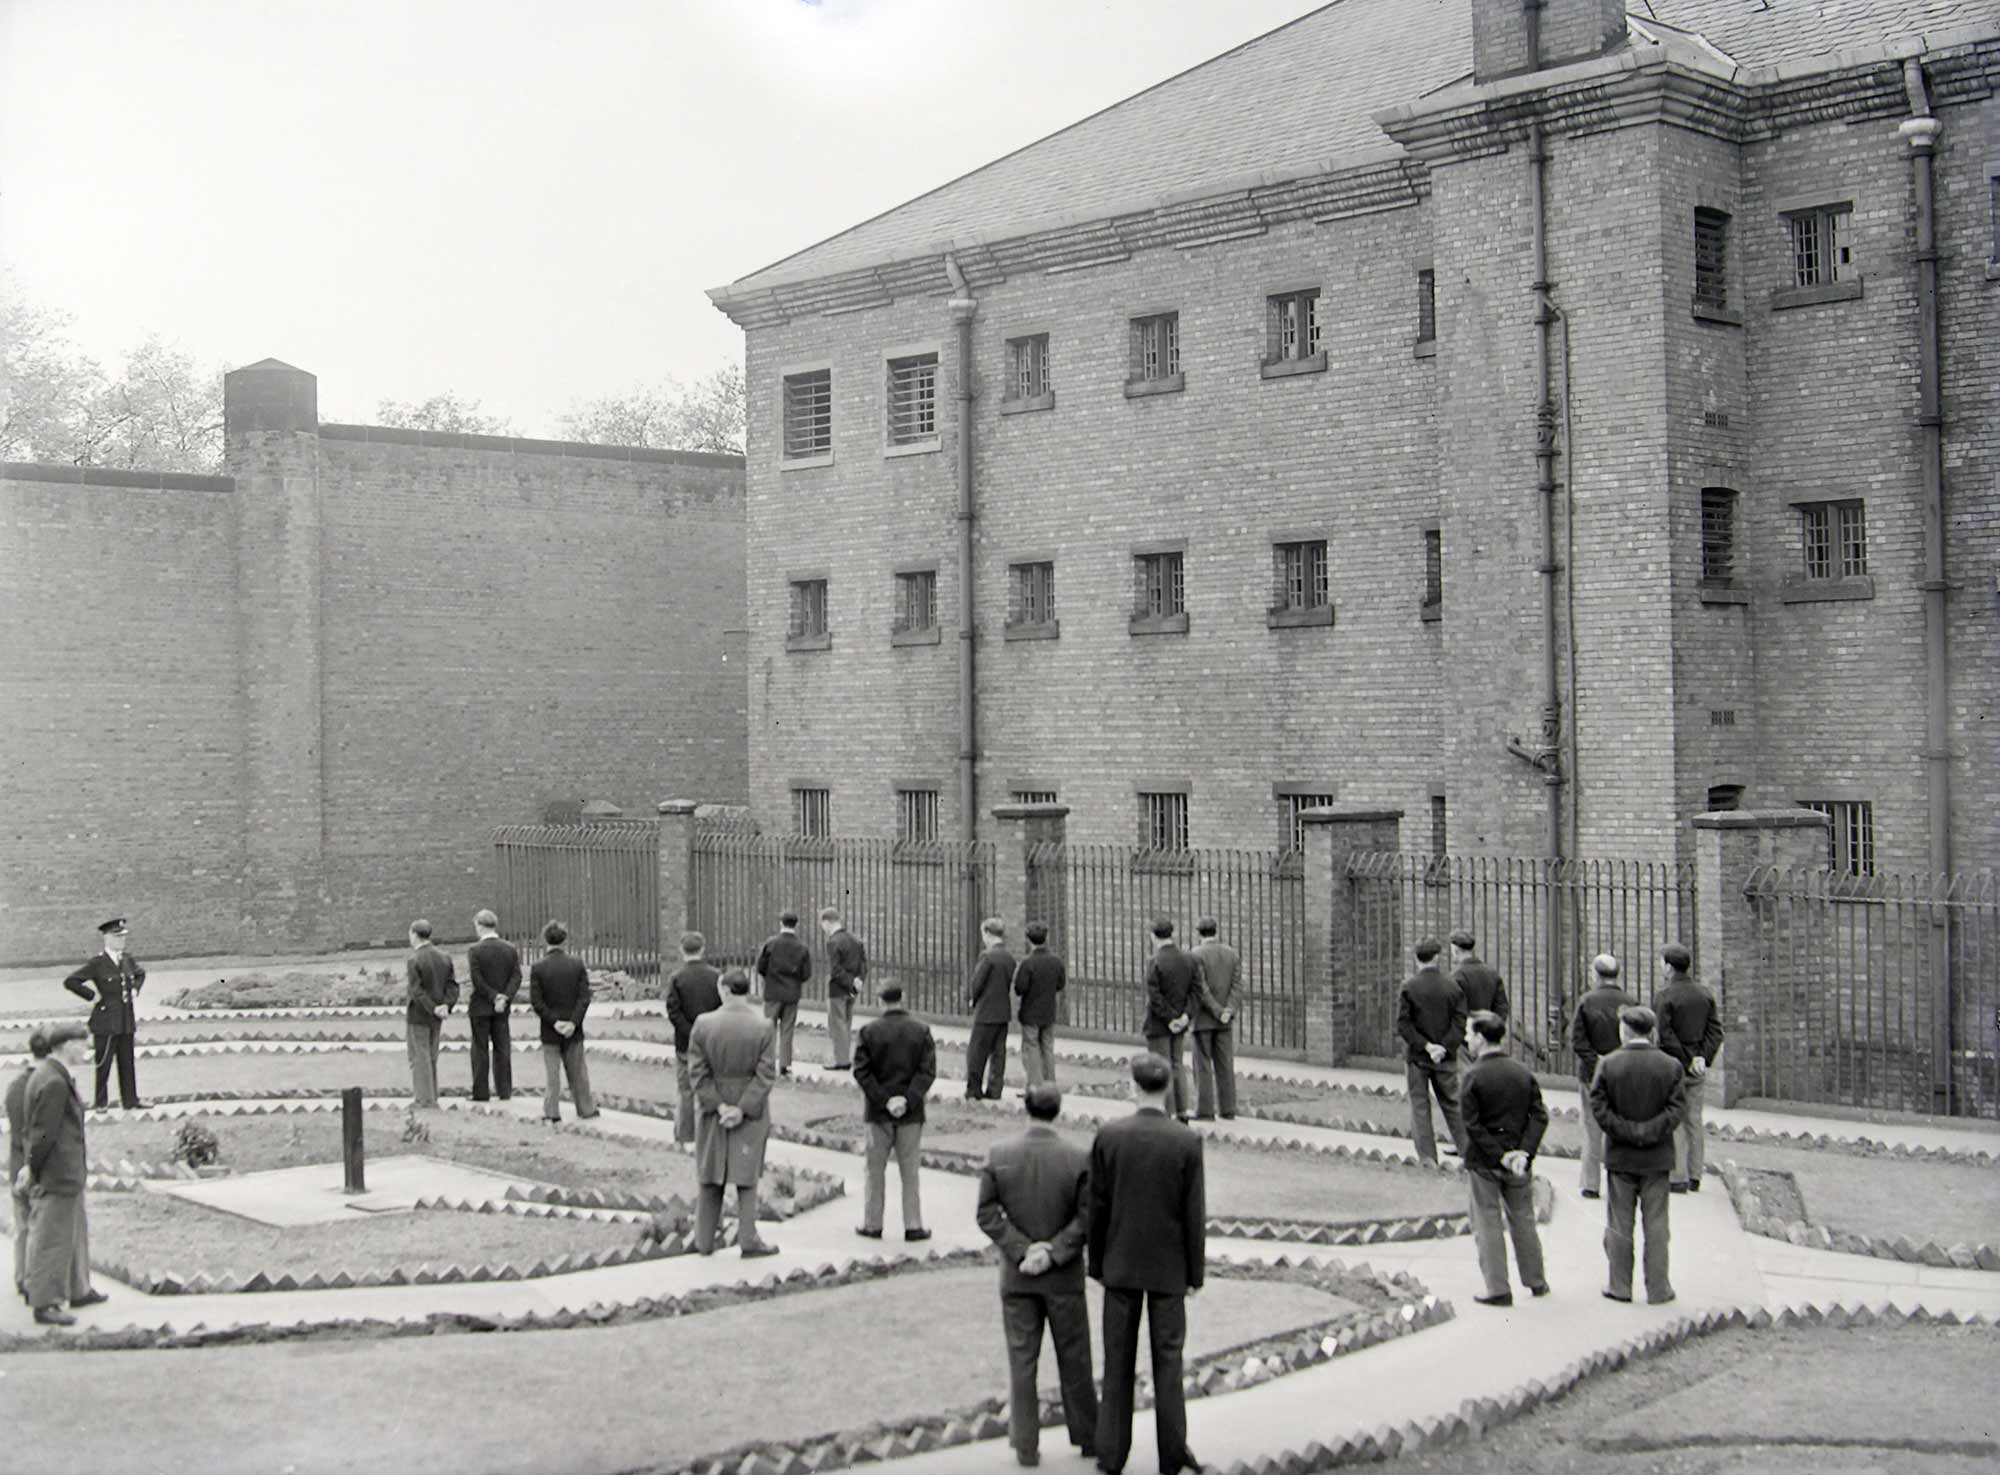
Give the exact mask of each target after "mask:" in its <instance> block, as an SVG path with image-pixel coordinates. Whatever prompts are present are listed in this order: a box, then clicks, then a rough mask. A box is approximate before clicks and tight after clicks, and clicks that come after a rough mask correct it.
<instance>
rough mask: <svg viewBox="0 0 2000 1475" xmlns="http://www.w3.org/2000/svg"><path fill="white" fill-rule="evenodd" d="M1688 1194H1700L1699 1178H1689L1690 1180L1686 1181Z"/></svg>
mask: <svg viewBox="0 0 2000 1475" xmlns="http://www.w3.org/2000/svg"><path fill="white" fill-rule="evenodd" d="M1688 1192H1689V1193H1700V1192H1701V1179H1699V1178H1690V1179H1688Z"/></svg>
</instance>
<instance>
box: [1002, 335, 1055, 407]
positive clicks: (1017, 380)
mask: <svg viewBox="0 0 2000 1475" xmlns="http://www.w3.org/2000/svg"><path fill="white" fill-rule="evenodd" d="M1048 392H1049V335H1048V334H1046V333H1037V334H1035V335H1034V336H1033V337H1031V338H1009V339H1008V340H1007V396H1006V397H1007V398H1008V399H1017V400H1019V399H1040V398H1041V397H1042V396H1043V395H1045V394H1047V393H1048Z"/></svg>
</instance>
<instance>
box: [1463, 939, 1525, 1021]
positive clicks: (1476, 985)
mask: <svg viewBox="0 0 2000 1475" xmlns="http://www.w3.org/2000/svg"><path fill="white" fill-rule="evenodd" d="M1451 981H1452V982H1453V983H1455V984H1457V985H1458V991H1459V992H1460V993H1462V994H1464V995H1465V1012H1466V1014H1467V1016H1468V1017H1469V1016H1471V1015H1474V1014H1477V1013H1479V1012H1480V1011H1481V1010H1482V1009H1483V1010H1485V1011H1486V1012H1487V1013H1489V1014H1498V1015H1499V1016H1500V1017H1501V1018H1502V1019H1503V1020H1505V1019H1511V1018H1513V1015H1512V1014H1511V1013H1510V1012H1509V1010H1508V1006H1507V982H1506V980H1505V979H1503V978H1502V977H1501V976H1500V970H1499V969H1498V968H1495V967H1494V966H1493V965H1492V964H1491V963H1489V962H1487V961H1486V960H1485V959H1484V958H1482V957H1480V956H1479V939H1478V938H1476V937H1474V936H1473V935H1472V934H1471V933H1470V932H1467V931H1466V930H1465V929H1464V928H1463V927H1461V928H1459V929H1458V931H1456V932H1454V933H1452V935H1451Z"/></svg>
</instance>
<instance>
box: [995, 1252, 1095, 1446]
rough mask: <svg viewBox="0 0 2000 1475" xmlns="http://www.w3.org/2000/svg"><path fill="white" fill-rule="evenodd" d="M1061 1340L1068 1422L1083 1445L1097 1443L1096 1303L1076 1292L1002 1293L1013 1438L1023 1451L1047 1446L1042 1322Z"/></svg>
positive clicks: (1009, 1431) (1077, 1442) (1058, 1349)
mask: <svg viewBox="0 0 2000 1475" xmlns="http://www.w3.org/2000/svg"><path fill="white" fill-rule="evenodd" d="M1045 1321H1046V1322H1047V1323H1048V1328H1049V1340H1050V1341H1051V1342H1053V1343H1054V1344H1055V1351H1056V1371H1057V1372H1058V1373H1059V1374H1060V1375H1061V1377H1062V1401H1063V1422H1064V1423H1065V1424H1066V1425H1067V1426H1068V1428H1069V1442H1070V1443H1071V1444H1074V1445H1075V1446H1076V1447H1077V1448H1078V1449H1091V1448H1094V1447H1095V1445H1096V1443H1097V1389H1096V1388H1095V1387H1094V1386H1093V1385H1092V1383H1091V1380H1090V1379H1091V1374H1090V1303H1089V1302H1088V1301H1086V1300H1085V1299H1084V1295H1083V1291H1082V1290H1081V1289H1078V1290H1073V1291H1002V1292H1001V1293H1000V1326H1001V1329H1002V1330H1003V1331H1004V1332H1005V1333H1006V1336H1007V1441H1008V1443H1010V1444H1012V1445H1013V1446H1014V1448H1015V1449H1017V1450H1019V1451H1020V1452H1022V1453H1023V1454H1034V1453H1036V1452H1037V1451H1038V1450H1039V1449H1040V1448H1041V1433H1042V1431H1041V1422H1042V1421H1041V1407H1042V1401H1041V1397H1040V1395H1039V1394H1038V1393H1037V1392H1036V1391H1035V1383H1036V1378H1035V1374H1036V1372H1037V1370H1038V1369H1039V1368H1040V1366H1041V1361H1042V1324H1043V1322H1045Z"/></svg>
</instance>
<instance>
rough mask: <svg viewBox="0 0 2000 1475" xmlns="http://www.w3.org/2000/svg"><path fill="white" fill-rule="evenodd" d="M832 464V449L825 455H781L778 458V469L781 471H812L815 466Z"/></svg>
mask: <svg viewBox="0 0 2000 1475" xmlns="http://www.w3.org/2000/svg"><path fill="white" fill-rule="evenodd" d="M832 464H833V452H832V451H828V452H827V453H826V454H825V455H824V456H781V457H779V458H778V470H780V471H811V470H812V469H813V468H814V467H815V466H831V465H832Z"/></svg>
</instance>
